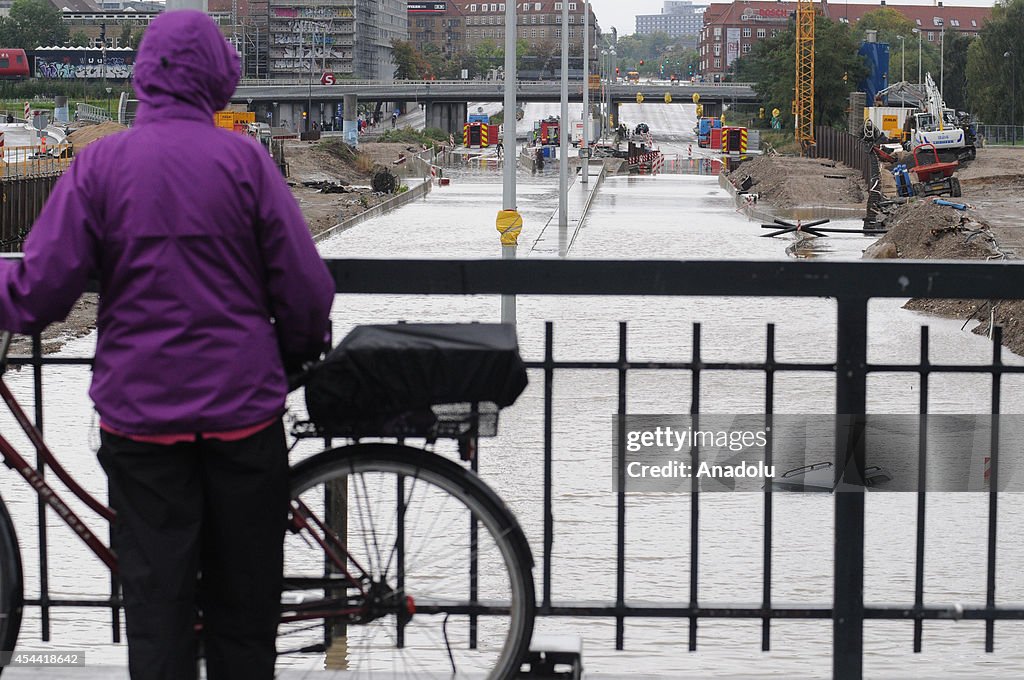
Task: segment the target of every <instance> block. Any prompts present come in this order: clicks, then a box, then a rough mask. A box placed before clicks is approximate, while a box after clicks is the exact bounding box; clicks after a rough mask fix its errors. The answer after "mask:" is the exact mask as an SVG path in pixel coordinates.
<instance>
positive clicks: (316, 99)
mask: <svg viewBox="0 0 1024 680" xmlns="http://www.w3.org/2000/svg"><path fill="white" fill-rule="evenodd" d="M516 88H517V93H518V94H517V99H518V101H520V102H524V103H526V102H558V101H560V99H561V83H560V82H559V81H557V80H551V81H519V82H518V83H517V84H516ZM610 93H611V101H612V114H613V115H615V119H616V120H618V115H617V114H618V106H619V104H622V103H628V102H635V101H637V95H638V94H642V95H643V97H644V100H645V101H647V102H650V103H663V102H666V96H665V95H666V94H670V95H671V103H673V104H692V103H693V95H694V94H697V95H700V102H701V103H702V104H703V105H704V106H705V110H707V111H708V114H709V115H718V114H719V113H721V110H722V109H723V108H724V107H725V106H726V105H733V104H745V103H756V102H758V101H759V100H758V97H757V94H756V93H755V92H754V88H753V85H752V84H751V83H688V82H687V83H683V82H680V83H675V84H670V83H667V82H662V83H650V82H645V83H615V84H613V85H611V92H610ZM345 95H355V96H356V98H357V99H358V100H359V101H360V102H370V103H381V102H396V103H399V106H400V107H401V108H402V109H403V110H408V109H409V108H410V107H412V106H421V105H422V106H424V107H425V109H426V120H427V123H426V124H427V126H428V127H438V128H441V129H444V130H447V131H449V132H457V133H459V134H461V130H462V125H463V123H464V122H465V121H466V114H467V105H468V102H489V101H493V102H501V101H504V98H505V83H504V81H500V80H447V81H443V80H425V81H410V80H405V81H390V82H389V81H375V80H339V81H337V82H336V83H335V84H332V85H323V84H321V83H320V82H319V79H317V80H315V81H314V80H312V79H311V80H308V81H303V80H274V81H268V80H243V81H241V82H240V83H239V86H238V88H237V89H236V90H235V94H234V96H233V97H232V99H231V101H232V102H234V103H238V104H241V103H245V104H247V105H248V106H249V108H250V110H253V111H255V112H256V114H257V119H258V120H261V121H270V122H272V123H273V124H275V125H281V124H285V125H287V124H288V122H296V121H299V120H301V118H302V114H303V112H307V113H308V111H309V109H310V108H312V112H313V120H317V119H319V120H320V121H335V123H336V124H337V123H340V120H341V117H342V102H343V101H344V98H345ZM591 96H592V97H593V99H594V100H597V99H599V98H600V95H599V94H598V93H597V92H596V91H595V92H593V93H592V95H591ZM569 97H570V99H571V100H572V101H580V100H582V98H583V82H582V81H580V80H577V81H573V82H570V83H569Z"/></svg>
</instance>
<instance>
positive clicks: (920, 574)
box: [914, 326, 931, 654]
mask: <svg viewBox="0 0 1024 680" xmlns="http://www.w3.org/2000/svg"><path fill="white" fill-rule="evenodd" d="M930 372H931V364H930V360H929V358H928V326H922V327H921V363H920V370H919V373H920V376H921V381H920V392H921V398H920V401H919V402H918V414H919V419H918V428H917V536H916V539H915V543H916V551H915V556H914V653H915V654H919V653H920V652H921V640H922V637H923V634H924V617H923V616H922V611H923V609H924V530H925V508H926V504H925V484H926V483H927V481H928V376H929V373H930Z"/></svg>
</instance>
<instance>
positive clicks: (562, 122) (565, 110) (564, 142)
mask: <svg viewBox="0 0 1024 680" xmlns="http://www.w3.org/2000/svg"><path fill="white" fill-rule="evenodd" d="M509 4H512V3H509ZM561 102H562V115H561V116H559V120H558V141H559V145H558V147H559V148H558V161H559V163H558V251H559V252H558V254H559V255H561V256H562V257H565V255H566V254H567V250H568V246H567V242H566V237H567V236H568V232H569V202H568V196H567V194H568V193H569V3H568V2H565V1H564V0H563V2H562V96H561Z"/></svg>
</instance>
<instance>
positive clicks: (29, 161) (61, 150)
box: [0, 142, 71, 180]
mask: <svg viewBox="0 0 1024 680" xmlns="http://www.w3.org/2000/svg"><path fill="white" fill-rule="evenodd" d="M0 152H2V153H0V177H2V178H3V179H5V180H6V179H11V178H19V177H36V176H39V175H59V174H60V173H62V172H64V171H65V170H67V168H68V165H70V164H71V144H68V143H66V142H65V143H63V144H56V145H47V146H46V147H45V150H44V148H43V147H42V146H41V145H39V144H34V145H31V146H4V147H0Z"/></svg>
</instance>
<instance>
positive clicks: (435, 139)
mask: <svg viewBox="0 0 1024 680" xmlns="http://www.w3.org/2000/svg"><path fill="white" fill-rule="evenodd" d="M377 141H379V142H390V143H397V144H426V145H427V146H435V145H437V144H441V143H443V142H447V141H448V133H447V132H445V131H444V130H442V129H440V128H427V129H426V130H424V131H423V132H420V131H419V130H414V129H412V128H408V127H405V128H399V129H397V130H386V131H385V132H383V133H382V134H381V136H380V138H379V139H378V140H377Z"/></svg>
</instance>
